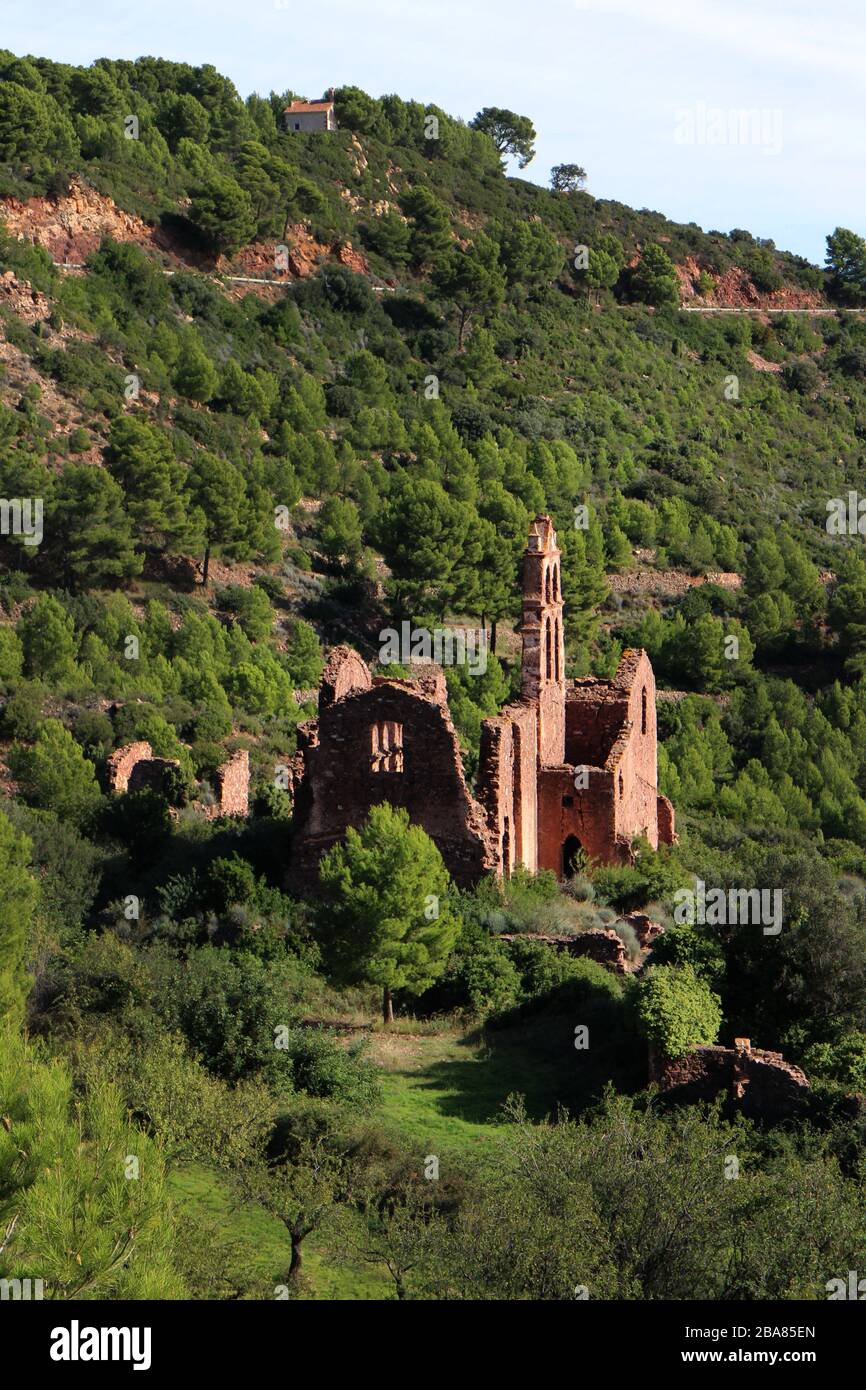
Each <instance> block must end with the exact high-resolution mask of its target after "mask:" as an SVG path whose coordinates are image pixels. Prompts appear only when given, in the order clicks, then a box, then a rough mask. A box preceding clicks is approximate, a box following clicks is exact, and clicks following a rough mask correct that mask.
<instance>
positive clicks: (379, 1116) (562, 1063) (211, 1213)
mask: <svg viewBox="0 0 866 1390" xmlns="http://www.w3.org/2000/svg"><path fill="white" fill-rule="evenodd" d="M587 1016H590V1015H589V1012H587ZM598 1022H599V1023H600V1020H598ZM340 1023H341V1024H342V1026H343V1027H345V1028H346V1029H347V1033H348V1034H349V1035H351V1034H352V1033H354V1034H355V1036H357V1035H358V1034H360V1033H361V1032H363V1035H364V1036H366V1037H368V1038H369V1039H370V1056H371V1058H372V1060H373V1061H374V1062H375V1063H376V1065H377V1067H378V1069H379V1079H380V1083H381V1088H382V1100H381V1102H380V1104H379V1105H377V1106H376V1107H375V1109H374V1110H372V1111H371V1112H370V1113H369V1114H367V1115H366V1116H365V1117H364V1118H365V1120H366V1121H367V1122H368V1123H369V1124H370V1125H372V1126H375V1127H376V1128H380V1129H381V1130H382V1131H384V1132H385V1133H386V1134H387V1135H389V1136H390V1137H392V1138H393V1139H394V1140H396V1141H398V1142H399V1143H401V1144H402V1145H405V1146H407V1147H408V1148H409V1149H411V1150H414V1151H415V1152H416V1153H417V1154H418V1161H419V1164H421V1163H423V1161H424V1158H425V1157H426V1156H427V1155H428V1154H435V1155H437V1157H439V1158H440V1160H442V1159H445V1160H447V1159H448V1158H449V1157H450V1158H451V1159H453V1160H455V1161H456V1162H458V1163H459V1162H461V1161H463V1160H467V1159H470V1160H471V1159H472V1158H473V1157H476V1156H481V1155H483V1154H484V1153H486V1152H489V1151H490V1150H491V1148H492V1147H493V1146H495V1145H497V1144H499V1143H503V1142H506V1141H507V1137H508V1132H509V1129H510V1126H509V1124H508V1123H507V1122H506V1121H505V1120H504V1118H503V1106H504V1104H505V1102H506V1100H507V1099H508V1097H509V1096H510V1095H515V1094H517V1095H521V1096H523V1098H524V1101H525V1104H526V1108H527V1111H528V1113H529V1115H530V1116H531V1117H532V1118H534V1119H539V1120H540V1119H543V1118H544V1117H545V1116H546V1115H549V1114H553V1113H555V1111H556V1109H557V1105H558V1104H565V1105H568V1106H569V1107H570V1108H571V1109H572V1110H574V1111H577V1110H579V1109H581V1108H582V1106H583V1105H585V1104H586V1103H587V1102H589V1101H590V1100H592V1099H593V1098H594V1097H595V1096H596V1095H598V1093H599V1091H600V1089H601V1086H602V1085H603V1083H604V1080H605V1079H606V1078H607V1077H609V1076H611V1075H617V1074H618V1072H622V1054H623V1052H624V1051H628V1052H632V1051H633V1047H632V1046H631V1045H628V1046H626V1047H624V1043H625V1039H624V1037H623V1036H622V1033H621V1032H620V1030H619V1028H617V1027H612V1026H611V1020H610V1019H608V1022H607V1025H606V1026H599V1027H596V1023H591V1024H590V1027H591V1031H592V1032H593V1034H594V1037H595V1045H594V1046H593V1047H591V1048H590V1049H589V1050H588V1051H586V1052H578V1051H577V1050H576V1049H575V1048H574V1019H573V1018H572V1016H571V1011H567V1012H565V1011H564V1012H561V1013H558V1014H557V1013H554V1014H552V1015H547V1016H545V1017H542V1018H536V1019H530V1020H528V1021H524V1022H522V1023H519V1024H517V1025H515V1026H514V1027H511V1028H509V1029H507V1030H504V1031H497V1032H490V1033H488V1034H484V1033H482V1032H481V1031H480V1030H477V1029H471V1030H464V1029H461V1028H460V1027H459V1026H458V1025H457V1024H456V1022H455V1021H454V1020H441V1019H439V1020H436V1021H435V1024H429V1023H425V1024H416V1023H414V1021H413V1020H411V1019H401V1020H399V1023H398V1024H397V1025H396V1026H395V1027H394V1028H392V1029H389V1030H383V1029H381V1028H380V1027H377V1026H373V1027H371V1026H370V1022H369V1017H368V1019H367V1020H366V1021H365V1022H361V1021H360V1020H356V1019H354V1017H353V1018H351V1019H349V1018H346V1017H343V1018H342V1019H340ZM638 1070H639V1071H640V1068H638ZM618 1079H619V1081H620V1082H622V1083H626V1082H627V1081H628V1080H629V1079H630V1078H628V1077H626V1076H625V1074H622V1075H620V1076H619V1078H618ZM636 1080H637V1081H638V1083H639V1081H640V1078H639V1077H637V1078H636ZM172 1183H173V1187H174V1190H175V1192H176V1195H177V1197H178V1200H179V1201H180V1202H181V1204H182V1205H183V1206H184V1208H185V1209H186V1210H187V1211H188V1212H189V1213H191V1214H193V1215H195V1216H196V1217H198V1218H199V1219H201V1220H208V1219H209V1220H210V1221H211V1222H215V1223H217V1224H218V1227H219V1230H220V1233H221V1237H224V1238H225V1239H226V1240H227V1241H228V1242H230V1243H231V1246H232V1251H231V1254H230V1255H227V1260H231V1262H232V1264H233V1268H236V1269H237V1270H238V1273H239V1280H238V1282H239V1283H244V1282H245V1281H249V1280H250V1279H251V1278H252V1279H253V1280H254V1281H256V1282H260V1284H261V1287H262V1288H263V1289H266V1290H267V1289H269V1288H271V1287H273V1286H274V1285H277V1284H281V1283H283V1282H284V1280H285V1276H286V1271H287V1269H288V1266H289V1241H288V1237H287V1235H286V1232H285V1230H284V1228H283V1226H282V1225H281V1223H280V1222H279V1221H277V1220H276V1219H275V1218H274V1217H271V1216H269V1215H268V1214H267V1212H265V1211H263V1210H262V1209H261V1208H260V1207H255V1206H251V1205H245V1206H240V1205H238V1204H237V1203H236V1202H235V1201H234V1199H233V1197H232V1193H231V1189H230V1187H229V1185H228V1183H227V1182H226V1180H225V1178H224V1177H223V1176H222V1175H220V1174H218V1173H215V1172H213V1171H211V1170H209V1169H208V1168H205V1167H202V1166H195V1165H193V1166H189V1167H184V1168H181V1169H177V1170H175V1172H174V1173H173V1175H172ZM304 1274H305V1277H306V1280H307V1292H306V1293H305V1295H304V1296H305V1297H307V1298H312V1299H316V1300H365V1299H383V1298H390V1297H392V1296H393V1295H392V1291H391V1285H390V1282H389V1281H388V1278H387V1276H386V1274H385V1273H384V1271H383V1270H380V1269H378V1268H375V1267H371V1266H369V1265H365V1264H363V1263H361V1262H357V1263H352V1262H348V1263H337V1262H335V1261H332V1260H329V1258H328V1237H327V1233H326V1232H324V1233H319V1234H317V1235H314V1236H311V1237H309V1239H308V1240H307V1241H306V1242H305V1245H304ZM263 1296H267V1294H266V1293H265V1294H264V1295H263Z"/></svg>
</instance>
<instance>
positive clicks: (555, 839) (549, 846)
mask: <svg viewBox="0 0 866 1390" xmlns="http://www.w3.org/2000/svg"><path fill="white" fill-rule="evenodd" d="M587 773H588V785H587V786H586V787H585V788H583V789H578V788H576V787H575V785H574V770H573V769H572V768H568V767H563V768H557V767H550V768H541V769H539V773H538V867H539V869H552V870H553V872H554V873H555V874H556V875H557V876H558V877H561V875H562V854H563V847H564V845H565V842H566V840H567V839H568V837H569V835H574V836H576V837H577V839H578V840H579V841H580V844H581V846H582V848H583V849H585V850H586V852H587V854H588V855H589V856H590V858H592V859H600V860H601V861H602V862H603V863H617V862H620V861H621V860H622V859H623V858H624V857H625V856H624V854H623V851H622V849H621V847H620V846H618V845H617V843H616V837H615V831H614V824H615V815H616V812H615V806H614V790H613V779H612V778H611V775H610V773H609V772H605V771H604V769H602V768H598V767H591V768H588V769H587Z"/></svg>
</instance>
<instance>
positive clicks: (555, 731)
mask: <svg viewBox="0 0 866 1390" xmlns="http://www.w3.org/2000/svg"><path fill="white" fill-rule="evenodd" d="M561 559H562V552H561V551H560V549H559V546H558V545H557V541H556V532H555V531H554V529H553V522H552V521H551V519H550V517H549V516H544V515H542V516H537V517H536V518H535V520H534V521H533V522H532V524H531V526H530V528H529V541H528V544H527V547H526V550H525V551H524V553H523V624H522V628H521V632H522V636H523V666H522V674H521V696H522V698H523V699H524V700H526V701H531V702H532V703H533V704H535V705H536V706H537V709H538V761H539V764H540V766H542V767H561V766H562V765H563V764H564V762H565V641H564V639H563V632H562V580H561V575H560V564H561Z"/></svg>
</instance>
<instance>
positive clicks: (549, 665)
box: [544, 618, 553, 680]
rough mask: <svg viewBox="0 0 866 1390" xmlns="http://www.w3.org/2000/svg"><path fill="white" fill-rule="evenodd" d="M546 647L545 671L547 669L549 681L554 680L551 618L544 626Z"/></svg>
mask: <svg viewBox="0 0 866 1390" xmlns="http://www.w3.org/2000/svg"><path fill="white" fill-rule="evenodd" d="M544 647H545V653H544V669H545V672H546V674H547V679H548V680H552V679H553V652H552V647H553V629H552V627H551V625H550V619H549V618H548V619H547V620H546V622H545V624H544Z"/></svg>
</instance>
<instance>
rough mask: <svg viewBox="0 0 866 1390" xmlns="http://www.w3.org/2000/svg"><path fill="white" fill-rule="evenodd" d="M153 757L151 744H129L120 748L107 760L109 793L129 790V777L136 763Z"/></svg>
mask: <svg viewBox="0 0 866 1390" xmlns="http://www.w3.org/2000/svg"><path fill="white" fill-rule="evenodd" d="M152 756H153V749H152V748H151V746H150V744H149V743H144V742H141V743H127V744H124V746H123V748H118V749H117V750H116V751H115V752H114V753H111V754H110V755H109V757H108V758H107V759H106V770H107V773H108V790H109V792H112V793H114V792H125V791H127V790H128V789H129V777H130V773H131V772H132V770H133V768H134V767H135V765H136V763H140V762H141V761H142V759H145V758H150V757H152Z"/></svg>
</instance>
